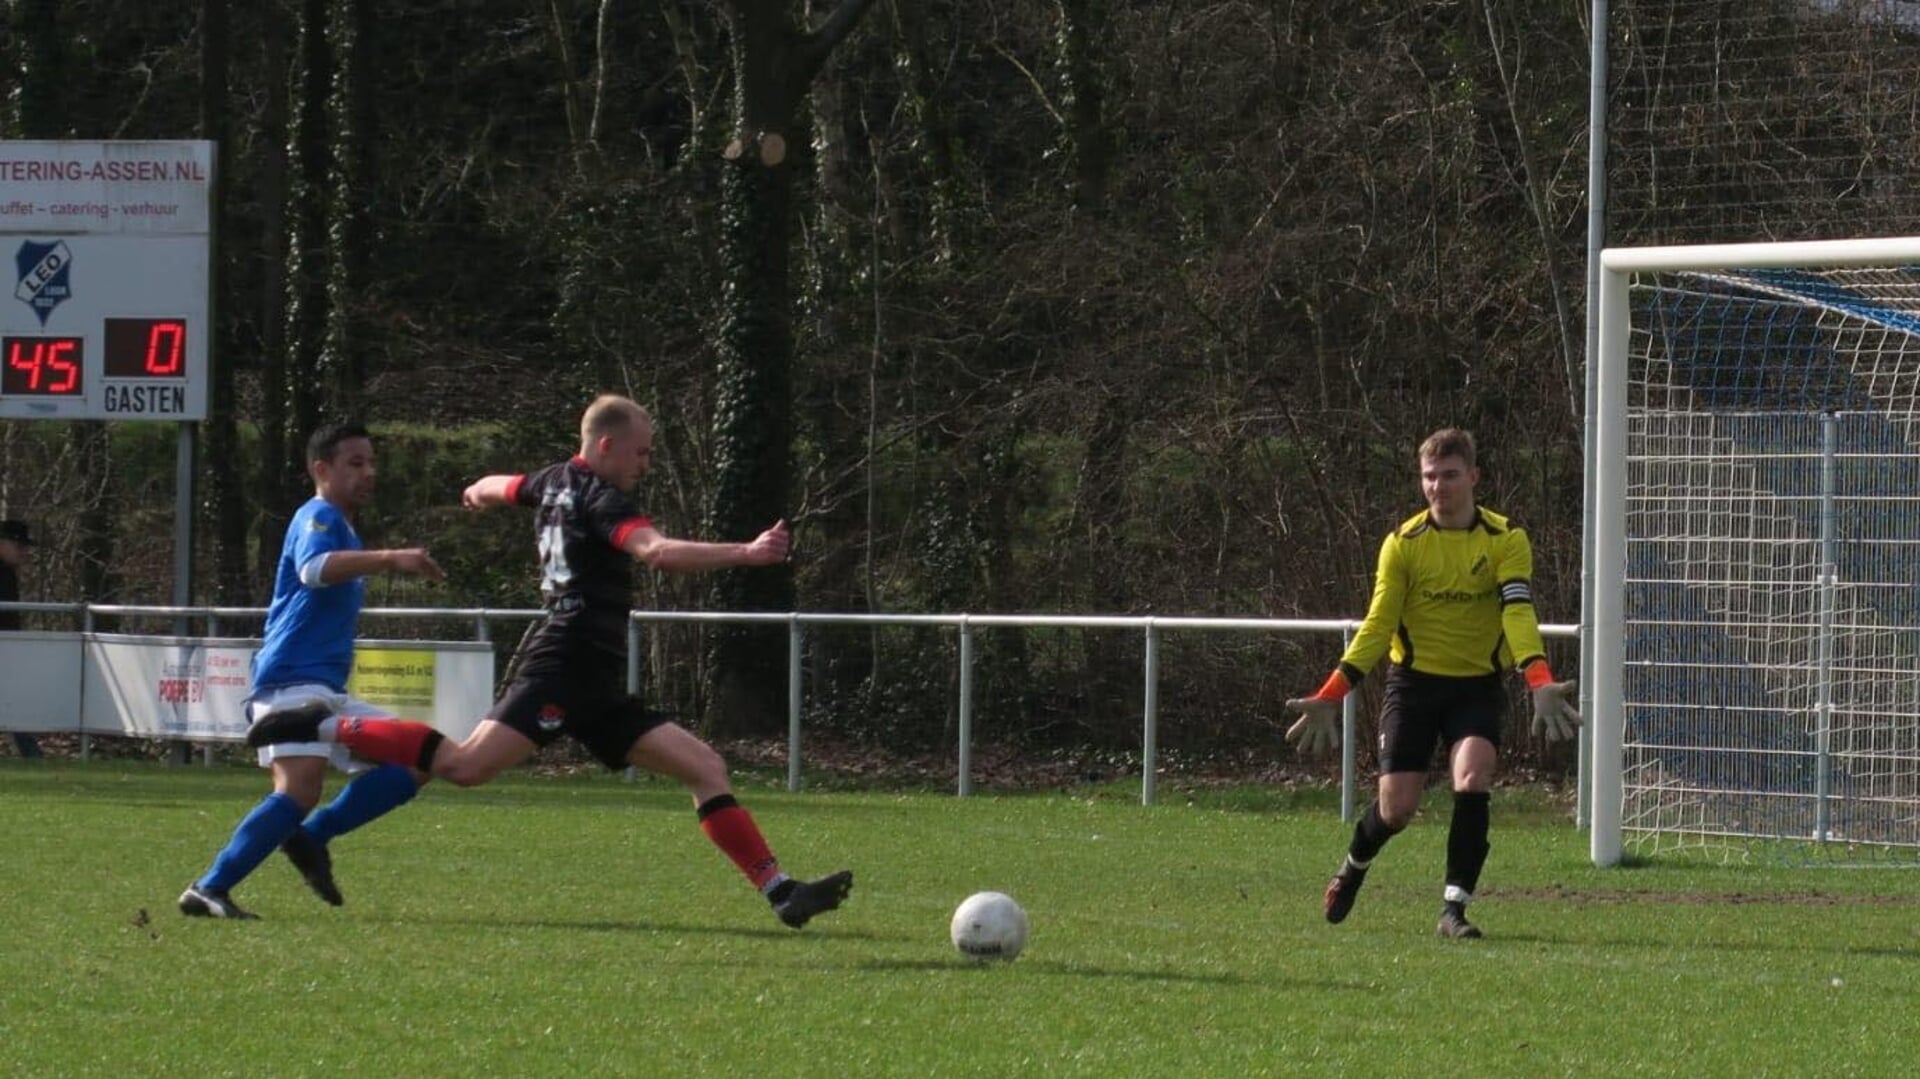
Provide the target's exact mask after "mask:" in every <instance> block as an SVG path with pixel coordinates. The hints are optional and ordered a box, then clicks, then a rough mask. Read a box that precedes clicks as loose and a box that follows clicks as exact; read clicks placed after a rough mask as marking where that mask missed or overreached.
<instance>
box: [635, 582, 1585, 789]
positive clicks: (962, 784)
mask: <svg viewBox="0 0 1920 1079" xmlns="http://www.w3.org/2000/svg"><path fill="white" fill-rule="evenodd" d="M649 622H734V623H741V622H744V623H759V624H763V625H785V626H786V627H787V789H788V790H792V791H797V790H799V789H800V763H801V753H800V713H801V706H802V703H803V696H802V689H801V680H800V666H801V664H800V657H801V653H802V648H803V644H804V633H805V631H804V628H803V627H805V626H809V625H838V626H862V625H864V626H951V627H953V628H954V629H956V630H958V631H959V634H960V648H959V653H960V654H959V665H960V670H959V695H960V700H959V710H960V715H959V730H958V732H957V740H958V742H959V745H958V747H957V756H958V766H957V767H958V771H959V775H958V777H957V778H956V780H955V793H956V794H959V795H961V796H965V795H968V794H971V793H972V792H973V776H972V760H973V753H972V749H973V745H972V743H973V666H972V665H973V637H972V634H973V630H974V629H975V628H977V627H1013V628H1041V627H1074V628H1085V629H1137V630H1140V631H1141V632H1142V634H1143V635H1144V637H1145V641H1144V653H1143V656H1142V663H1141V666H1142V683H1143V685H1142V693H1141V708H1140V711H1141V721H1140V722H1141V726H1140V804H1141V805H1152V804H1153V802H1154V794H1155V789H1154V788H1155V779H1154V776H1155V773H1156V770H1157V761H1156V757H1157V753H1158V748H1157V747H1158V745H1159V714H1158V711H1159V690H1158V683H1159V673H1160V672H1159V656H1160V651H1159V637H1160V634H1161V633H1162V632H1164V631H1168V630H1238V631H1242V632H1248V631H1253V632H1269V633H1271V632H1282V633H1339V634H1340V636H1341V641H1342V647H1343V649H1344V646H1345V643H1346V642H1348V641H1351V640H1352V638H1353V634H1354V632H1355V631H1357V630H1358V629H1359V628H1360V623H1359V622H1358V621H1355V620H1352V619H1312V618H1184V617H1171V618H1170V617H1162V616H1158V615H1052V614H826V613H815V612H800V611H795V612H787V613H780V612H775V611H766V612H743V611H632V612H629V615H628V622H627V682H628V688H629V689H630V690H637V689H638V687H639V684H640V666H639V664H640V658H639V657H640V652H641V641H640V626H641V625H642V624H643V623H649ZM1540 632H1541V634H1542V635H1544V636H1547V637H1566V638H1576V639H1577V638H1578V637H1579V635H1580V627H1579V626H1576V625H1558V624H1551V625H1543V626H1541V627H1540ZM1354 701H1355V696H1354V695H1353V694H1348V696H1347V699H1346V700H1345V702H1343V706H1342V708H1341V738H1340V817H1341V819H1342V820H1346V821H1351V820H1352V819H1353V814H1354V801H1355V793H1356V788H1357V776H1356V772H1357V760H1358V752H1357V750H1356V747H1355V741H1354V732H1355V728H1356V725H1357V723H1356V716H1355V711H1354ZM1578 767H1581V768H1584V767H1585V758H1584V756H1583V757H1582V758H1581V760H1580V763H1579V765H1578ZM1576 789H1577V788H1576Z"/></svg>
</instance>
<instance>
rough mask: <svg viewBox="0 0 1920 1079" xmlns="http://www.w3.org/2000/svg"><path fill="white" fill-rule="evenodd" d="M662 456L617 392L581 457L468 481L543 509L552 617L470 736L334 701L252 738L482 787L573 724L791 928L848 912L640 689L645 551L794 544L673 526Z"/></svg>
mask: <svg viewBox="0 0 1920 1079" xmlns="http://www.w3.org/2000/svg"><path fill="white" fill-rule="evenodd" d="M652 460H653V417H652V416H650V415H649V414H648V413H647V410H646V409H644V408H642V407H640V406H639V405H638V404H636V403H634V402H633V401H630V400H628V399H627V398H625V397H619V396H614V395H611V394H609V395H606V396H603V397H599V398H597V399H595V400H594V402H593V403H592V404H591V405H588V406H587V410H586V412H585V413H584V414H583V415H582V416H581V418H580V452H579V453H578V454H575V455H574V456H573V457H572V458H570V459H568V460H565V461H559V462H556V463H554V464H551V465H548V466H547V467H545V468H542V469H539V470H538V471H535V472H530V473H526V474H522V475H494V476H483V477H481V478H480V479H478V480H475V481H474V482H473V483H472V484H471V485H469V486H468V487H467V489H466V492H465V493H464V494H463V495H462V497H461V502H462V504H464V505H465V506H467V507H468V508H469V509H487V508H493V507H500V506H526V507H530V508H531V509H532V510H533V525H534V538H535V541H536V543H537V546H538V550H539V555H540V591H541V594H542V595H543V596H544V598H545V601H546V609H547V617H546V620H545V621H543V622H541V623H540V624H539V625H538V627H537V628H536V629H535V631H534V633H533V635H532V636H531V637H530V638H528V640H527V642H526V643H525V644H524V645H522V646H521V653H520V667H519V670H518V672H517V674H516V676H515V679H514V682H513V684H512V685H511V686H509V687H508V688H507V691H506V692H505V693H504V694H503V695H501V697H500V698H499V699H498V700H497V701H495V702H494V706H493V710H492V712H490V713H489V714H488V716H487V718H486V719H484V720H482V721H481V723H480V726H479V727H478V728H476V729H475V730H474V732H473V733H472V734H471V735H469V736H468V737H467V739H466V741H464V742H454V741H451V740H449V739H447V738H444V737H442V736H441V734H440V732H438V731H436V730H434V729H433V728H432V727H429V726H427V725H426V724H424V723H411V722H406V721H404V720H394V719H386V718H370V717H368V716H365V715H363V714H359V713H345V714H339V715H334V714H331V713H329V712H328V711H327V710H325V709H320V708H306V709H289V710H287V711H283V712H279V713H277V714H275V715H272V716H268V717H265V718H263V719H261V720H260V721H259V722H257V723H256V724H254V727H253V729H252V730H250V731H248V732H247V740H248V741H249V742H251V743H253V744H255V745H272V744H274V743H276V742H301V743H304V742H316V741H317V742H324V743H338V744H341V745H345V746H349V747H351V748H352V750H353V751H354V752H355V753H357V754H359V755H360V756H363V757H366V758H367V759H369V760H379V761H387V762H390V763H392V764H410V765H413V766H414V767H416V768H419V769H420V770H421V771H423V772H428V773H431V774H432V775H435V776H439V777H440V778H442V779H445V780H448V781H449V782H452V783H455V784H458V785H460V786H462V787H473V786H478V785H480V784H482V783H485V782H487V781H488V780H489V779H492V778H493V777H494V776H496V775H498V774H500V772H502V771H504V770H505V769H507V768H511V767H513V766H514V765H516V764H519V763H520V762H521V761H524V760H526V759H527V758H528V757H529V756H532V755H533V753H534V752H535V751H536V750H538V749H539V748H540V747H541V746H544V745H547V744H549V743H551V742H553V741H555V740H557V739H559V738H561V737H562V736H568V737H571V738H573V739H574V740H575V741H577V742H579V743H580V744H581V745H583V746H585V747H586V748H587V750H588V751H589V752H591V753H592V754H593V755H594V756H595V757H596V758H598V759H599V760H600V761H601V763H603V764H605V765H606V766H607V767H608V768H625V767H627V766H628V765H634V766H637V767H640V768H645V769H647V770H648V771H650V772H654V773H656V774H659V775H663V776H668V777H670V778H672V779H675V780H677V781H679V782H680V784H681V785H683V786H684V787H686V789H687V792H688V793H689V794H690V795H692V796H693V804H694V811H695V818H696V819H697V820H698V821H699V824H700V830H701V832H703V833H704V834H705V835H706V837H707V840H708V841H709V842H711V843H712V844H713V845H714V846H715V847H718V848H719V849H720V851H721V852H722V853H724V854H725V855H726V856H727V857H728V858H729V859H730V860H731V861H732V862H733V864H734V866H735V867H736V868H738V869H739V870H740V872H741V874H742V875H743V876H745V877H746V879H747V881H748V882H749V883H750V884H752V885H753V886H754V887H755V888H756V889H758V890H759V891H760V894H761V895H763V896H765V897H766V899H767V902H768V903H769V904H770V905H771V906H772V908H773V912H774V914H775V916H777V917H778V918H779V919H780V920H781V921H782V922H783V923H785V924H786V925H789V926H791V927H793V928H795V929H798V928H800V927H801V926H804V925H806V924H807V923H808V922H809V921H811V920H812V919H813V918H814V917H816V916H817V915H820V914H824V913H826V912H828V911H831V910H834V909H837V908H838V907H839V906H840V904H841V903H842V902H843V901H845V900H846V898H847V895H848V893H849V892H850V891H851V890H852V888H853V874H852V873H851V872H848V871H847V870H841V871H839V872H837V873H832V874H829V875H827V876H825V877H821V878H819V879H818V880H798V879H795V878H793V877H789V876H788V875H787V874H786V873H785V872H784V871H782V870H781V868H780V862H779V860H778V859H776V858H775V857H774V855H773V851H772V850H770V849H769V848H768V846H767V841H766V839H765V838H764V837H763V836H762V835H761V834H760V827H759V825H758V824H756V823H755V821H754V818H753V815H752V814H751V813H749V812H747V808H746V807H745V806H743V805H741V804H740V802H739V800H738V799H736V798H735V797H734V794H733V787H732V784H731V782H730V781H729V779H728V777H727V762H726V761H725V760H724V759H723V758H722V757H721V756H720V754H719V753H718V752H716V751H715V750H714V749H713V747H711V746H709V745H707V743H705V742H703V741H701V740H700V739H699V738H698V737H696V736H695V735H694V734H693V733H692V732H691V731H688V730H687V729H686V728H684V727H682V726H680V725H679V724H678V723H674V722H672V721H671V720H669V719H668V718H667V717H666V716H663V715H661V714H659V713H658V712H653V711H650V710H648V709H647V708H645V707H644V706H643V705H642V704H641V702H640V701H639V700H638V699H636V698H634V697H632V696H630V695H629V694H628V693H627V691H626V648H627V613H628V610H629V609H630V608H631V606H632V595H633V576H632V570H633V564H634V563H635V562H641V563H644V564H646V565H647V566H649V567H651V568H653V569H656V570H661V571H663V572H668V573H701V572H705V571H708V570H717V569H722V568H725V567H728V566H771V565H777V564H779V563H780V562H783V561H785V560H786V557H787V547H788V543H789V539H788V534H787V523H786V522H785V521H780V522H778V523H776V524H774V525H773V526H772V527H771V528H768V529H767V530H766V531H764V532H762V533H760V534H759V535H758V536H755V537H754V538H753V539H752V540H751V541H749V542H746V543H704V542H700V541H697V540H683V539H674V538H671V537H668V536H665V535H662V534H661V533H660V531H659V530H658V529H656V528H655V527H654V525H653V521H652V520H651V519H650V518H648V517H647V516H646V515H644V514H642V513H641V512H640V509H639V507H637V506H636V505H635V504H634V502H633V499H632V498H631V497H630V495H629V493H628V492H630V491H631V490H633V488H634V487H635V486H636V485H637V484H638V483H639V482H640V477H642V476H644V475H645V474H646V472H647V468H648V466H649V465H650V464H651V463H652Z"/></svg>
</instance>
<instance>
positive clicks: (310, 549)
mask: <svg viewBox="0 0 1920 1079" xmlns="http://www.w3.org/2000/svg"><path fill="white" fill-rule="evenodd" d="M295 527H296V528H297V529H298V530H299V531H298V532H297V533H296V534H295V535H294V537H293V544H292V548H291V551H290V552H289V553H290V556H291V560H292V562H293V567H292V568H293V571H294V573H295V574H296V575H297V574H299V573H300V572H301V571H302V570H304V569H306V567H307V563H309V562H311V561H313V560H314V559H315V558H318V557H319V556H321V555H323V554H331V553H332V552H334V551H341V550H352V549H354V548H356V547H357V546H358V545H357V544H355V543H354V542H353V540H352V539H351V537H352V536H353V526H352V525H350V524H348V523H347V519H346V518H345V517H344V516H342V515H341V513H340V510H339V508H338V507H336V506H333V505H331V504H329V503H326V502H320V503H318V504H316V505H313V506H312V512H311V513H309V514H307V515H306V520H305V521H296V522H295Z"/></svg>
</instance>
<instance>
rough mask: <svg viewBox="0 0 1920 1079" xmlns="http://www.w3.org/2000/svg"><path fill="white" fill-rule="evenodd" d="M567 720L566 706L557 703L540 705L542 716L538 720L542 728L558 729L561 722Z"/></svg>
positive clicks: (548, 729)
mask: <svg viewBox="0 0 1920 1079" xmlns="http://www.w3.org/2000/svg"><path fill="white" fill-rule="evenodd" d="M566 721H567V710H566V709H565V708H562V707H560V706H559V705H557V704H543V705H541V706H540V718H539V719H538V720H537V722H538V723H539V724H540V729H541V730H543V731H557V730H559V729H560V724H562V723H565V722H566Z"/></svg>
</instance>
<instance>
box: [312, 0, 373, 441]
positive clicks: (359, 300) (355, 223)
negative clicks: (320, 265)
mask: <svg viewBox="0 0 1920 1079" xmlns="http://www.w3.org/2000/svg"><path fill="white" fill-rule="evenodd" d="M326 38H327V41H328V43H329V45H330V46H331V49H330V52H331V59H332V62H333V70H334V78H333V92H332V94H331V95H330V96H329V98H328V105H329V107H328V110H327V118H328V121H329V123H330V125H331V127H330V130H329V132H328V135H329V136H330V137H329V139H328V141H329V142H330V143H331V144H332V147H333V153H332V157H331V162H330V164H331V172H330V174H329V176H328V183H327V188H328V191H329V192H330V193H331V195H332V198H331V200H330V202H329V204H328V207H327V208H328V211H329V212H328V214H327V219H328V227H327V230H326V235H327V242H328V245H329V249H328V258H327V312H326V318H327V336H326V345H325V346H324V348H323V349H322V350H321V354H320V367H321V370H322V371H323V372H324V373H325V385H326V390H327V405H328V407H329V408H330V409H331V410H332V411H333V412H334V413H335V414H336V415H339V416H343V417H345V416H351V417H355V418H359V419H365V418H366V411H365V409H366V405H367V402H366V400H365V388H366V384H367V374H368V371H367V367H368V365H367V355H366V352H367V343H366V339H365V338H366V334H365V333H364V331H362V330H361V329H360V327H361V326H362V325H364V324H365V322H366V312H365V297H366V281H367V277H368V263H369V261H370V259H371V256H372V237H371V232H372V226H371V224H370V221H369V217H370V214H369V210H368V202H369V199H370V198H371V196H372V192H373V190H374V186H373V184H372V183H371V178H372V176H373V175H374V165H373V163H372V161H371V160H370V159H371V157H372V153H373V145H374V132H373V125H374V115H375V113H374V108H373V93H372V86H371V84H372V81H373V76H374V71H375V70H376V65H375V64H374V62H373V56H374V53H375V51H376V50H375V46H374V29H373V20H372V19H371V18H369V17H368V12H367V0H334V4H333V10H332V11H331V12H330V13H329V15H328V24H327V34H326Z"/></svg>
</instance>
